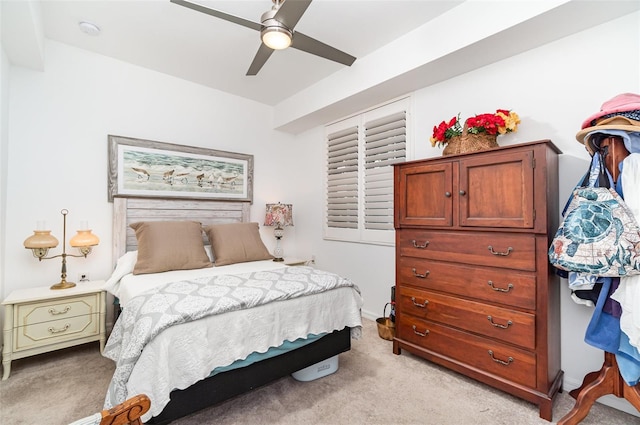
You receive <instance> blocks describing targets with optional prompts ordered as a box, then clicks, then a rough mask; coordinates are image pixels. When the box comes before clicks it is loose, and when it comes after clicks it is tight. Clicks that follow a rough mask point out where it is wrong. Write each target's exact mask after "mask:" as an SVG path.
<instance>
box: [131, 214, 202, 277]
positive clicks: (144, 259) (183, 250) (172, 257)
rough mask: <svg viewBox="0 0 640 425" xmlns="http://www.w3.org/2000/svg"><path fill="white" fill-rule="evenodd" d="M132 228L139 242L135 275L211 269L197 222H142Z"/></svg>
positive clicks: (199, 225) (134, 224)
mask: <svg viewBox="0 0 640 425" xmlns="http://www.w3.org/2000/svg"><path fill="white" fill-rule="evenodd" d="M131 228H132V229H133V230H135V232H136V238H137V239H138V260H137V261H136V265H135V266H134V268H133V274H144V273H160V272H166V271H169V270H190V269H201V268H204V267H212V266H213V264H212V263H211V261H210V260H209V257H208V256H207V253H206V251H205V250H204V242H203V241H202V225H201V224H200V223H198V222H196V221H141V222H138V223H133V224H132V225H131Z"/></svg>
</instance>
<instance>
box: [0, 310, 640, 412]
mask: <svg viewBox="0 0 640 425" xmlns="http://www.w3.org/2000/svg"><path fill="white" fill-rule="evenodd" d="M113 370H114V364H113V362H112V361H111V360H108V359H106V358H104V357H102V356H101V355H100V354H99V353H98V344H97V343H91V344H85V345H83V346H80V347H74V348H68V349H65V350H60V351H57V352H53V353H48V354H42V355H39V356H35V357H31V358H27V359H21V360H16V361H14V362H13V363H12V372H11V376H10V377H9V379H8V380H6V381H2V382H0V423H2V424H3V425H22V424H24V425H31V424H48V425H49V424H50V425H55V424H61V425H64V424H67V423H69V422H72V421H74V420H76V419H79V418H82V417H84V416H88V415H90V414H92V413H94V412H97V411H99V410H101V409H102V403H103V400H104V395H105V392H106V388H107V386H108V383H109V380H110V377H111V374H112V373H113ZM574 401H575V400H573V399H572V398H571V397H570V396H569V395H568V394H567V393H561V394H559V395H558V396H557V398H556V400H555V403H554V409H553V419H554V422H556V421H558V420H559V419H560V418H561V417H562V416H564V415H565V414H566V413H567V412H568V411H569V410H571V408H572V407H573V405H574ZM174 424H176V425H187V424H218V425H224V424H237V425H240V424H282V425H289V424H305V425H311V424H326V425H329V424H345V425H346V424H384V425H391V424H422V425H424V424H427V425H465V424H469V425H501V424H504V425H514V424H518V425H523V424H531V425H537V424H540V425H548V424H549V422H547V421H545V420H543V419H540V417H539V412H538V407H537V406H535V405H533V404H531V403H528V402H526V401H523V400H520V399H518V398H515V397H512V396H510V395H508V394H506V393H504V392H502V391H498V390H495V389H493V388H491V387H489V386H487V385H484V384H481V383H478V382H476V381H474V380H472V379H469V378H466V377H464V376H462V375H460V374H457V373H455V372H451V371H449V370H447V369H444V368H442V367H439V366H437V365H434V364H432V363H430V362H428V361H426V360H423V359H421V358H418V357H416V356H413V355H411V354H409V353H407V352H404V353H403V354H402V355H401V356H396V355H394V354H393V353H392V351H391V342H390V341H385V340H383V339H381V338H379V337H378V334H377V329H376V323H375V322H374V321H371V320H365V326H364V332H363V338H362V339H361V340H357V341H352V349H351V351H349V352H347V353H343V354H341V355H340V367H339V370H338V372H336V373H334V374H332V375H329V376H326V377H324V378H321V379H318V380H316V381H312V382H298V381H296V380H294V379H293V378H291V377H286V378H282V379H280V380H278V381H275V382H273V383H272V384H270V385H267V386H265V387H262V388H258V389H256V390H253V391H252V392H250V393H247V394H244V395H241V396H238V397H236V398H234V399H232V400H229V401H227V402H224V403H222V404H220V405H218V406H214V407H210V408H208V409H205V410H202V411H200V412H198V413H195V414H193V415H191V416H189V417H186V418H182V419H180V420H178V421H175V422H174ZM582 424H584V425H595V424H598V425H601V424H607V425H631V424H639V425H640V418H638V417H636V416H632V415H629V414H627V413H624V412H621V411H619V410H616V409H612V408H610V407H608V406H605V405H602V404H599V403H596V404H595V405H594V406H593V407H592V408H591V411H590V413H589V415H588V416H587V418H586V419H585V420H584V421H583V422H582Z"/></svg>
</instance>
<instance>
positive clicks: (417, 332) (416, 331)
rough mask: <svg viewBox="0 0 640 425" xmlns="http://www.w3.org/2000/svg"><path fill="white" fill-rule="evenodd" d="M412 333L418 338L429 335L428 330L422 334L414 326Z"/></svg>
mask: <svg viewBox="0 0 640 425" xmlns="http://www.w3.org/2000/svg"><path fill="white" fill-rule="evenodd" d="M413 333H414V334H416V335H420V336H427V335H429V329H425V330H424V332H419V331H418V330H417V329H416V325H413Z"/></svg>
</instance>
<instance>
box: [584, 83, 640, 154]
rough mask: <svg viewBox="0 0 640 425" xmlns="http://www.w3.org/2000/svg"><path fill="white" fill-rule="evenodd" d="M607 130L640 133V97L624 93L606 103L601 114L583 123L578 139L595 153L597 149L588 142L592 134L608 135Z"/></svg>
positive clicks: (594, 115) (598, 113)
mask: <svg viewBox="0 0 640 425" xmlns="http://www.w3.org/2000/svg"><path fill="white" fill-rule="evenodd" d="M606 130H622V131H630V132H640V95H638V94H634V93H622V94H619V95H617V96H615V97H614V98H612V99H610V100H608V101H606V102H604V103H603V104H602V107H601V108H600V111H599V112H596V113H595V114H593V115H591V116H590V117H589V118H587V119H586V120H585V121H584V122H583V123H582V130H580V131H579V132H578V133H577V134H576V139H577V140H578V142H580V143H583V144H585V145H586V147H587V150H588V151H589V152H590V153H593V151H594V150H595V149H596V148H597V147H594V146H592V144H591V143H590V141H589V140H588V139H590V138H591V135H590V133H594V132H599V131H602V132H603V133H606V132H607V131H606Z"/></svg>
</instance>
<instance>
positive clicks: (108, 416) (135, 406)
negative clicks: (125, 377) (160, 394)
mask: <svg viewBox="0 0 640 425" xmlns="http://www.w3.org/2000/svg"><path fill="white" fill-rule="evenodd" d="M150 408H151V400H149V397H147V396H146V395H144V394H139V395H137V396H135V397H132V398H130V399H128V400H125V401H124V402H123V403H120V404H118V405H117V406H114V407H112V408H111V409H108V410H103V411H102V420H101V421H100V425H143V423H142V420H141V419H140V417H141V416H142V415H144V414H145V413H147V411H148V410H149V409H150Z"/></svg>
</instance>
